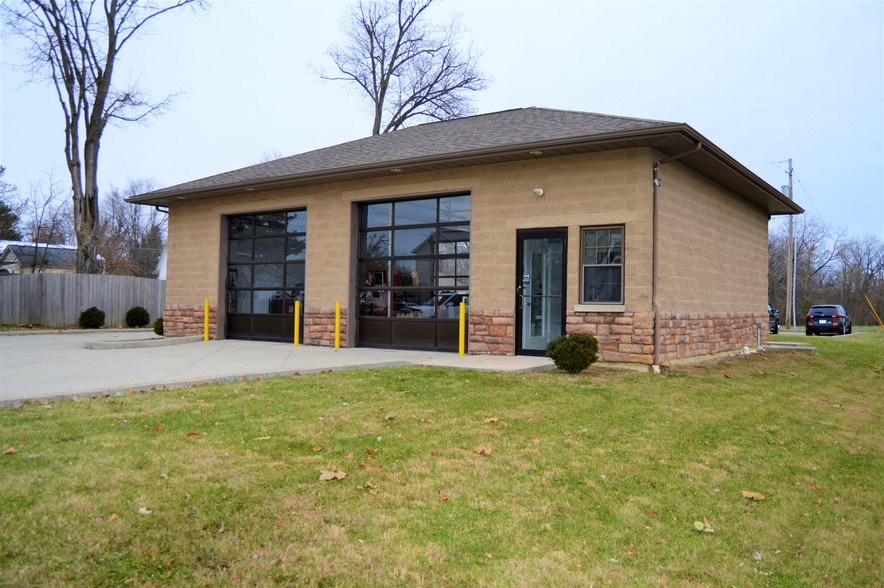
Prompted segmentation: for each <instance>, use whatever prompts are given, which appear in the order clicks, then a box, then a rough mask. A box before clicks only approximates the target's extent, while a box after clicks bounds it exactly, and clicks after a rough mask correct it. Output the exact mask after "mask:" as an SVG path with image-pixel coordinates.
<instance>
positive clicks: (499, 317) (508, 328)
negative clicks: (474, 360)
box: [468, 308, 516, 355]
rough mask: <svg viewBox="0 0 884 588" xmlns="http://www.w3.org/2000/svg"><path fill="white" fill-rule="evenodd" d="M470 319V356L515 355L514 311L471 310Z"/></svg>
mask: <svg viewBox="0 0 884 588" xmlns="http://www.w3.org/2000/svg"><path fill="white" fill-rule="evenodd" d="M469 319H470V323H469V327H468V328H469V342H470V344H469V349H470V355H515V353H516V319H515V316H514V314H513V311H511V310H496V309H482V308H471V309H470V312H469Z"/></svg>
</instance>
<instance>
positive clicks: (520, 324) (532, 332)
mask: <svg viewBox="0 0 884 588" xmlns="http://www.w3.org/2000/svg"><path fill="white" fill-rule="evenodd" d="M516 240H517V263H516V266H517V267H516V269H517V274H516V353H517V354H519V355H544V354H545V353H546V345H547V343H549V342H550V341H552V340H553V339H556V338H557V337H560V336H561V335H563V334H564V325H565V276H566V271H565V265H566V258H567V243H568V229H567V228H557V229H530V230H523V231H519V232H518V233H517V235H516Z"/></svg>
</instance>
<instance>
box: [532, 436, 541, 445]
mask: <svg viewBox="0 0 884 588" xmlns="http://www.w3.org/2000/svg"><path fill="white" fill-rule="evenodd" d="M531 443H534V444H537V443H540V439H538V438H537V437H535V438H533V439H531Z"/></svg>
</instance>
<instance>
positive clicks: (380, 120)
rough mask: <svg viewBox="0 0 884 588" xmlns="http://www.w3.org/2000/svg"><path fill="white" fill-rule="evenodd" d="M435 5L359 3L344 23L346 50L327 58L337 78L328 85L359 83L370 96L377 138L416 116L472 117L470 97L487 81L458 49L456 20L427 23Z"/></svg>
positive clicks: (410, 0)
mask: <svg viewBox="0 0 884 588" xmlns="http://www.w3.org/2000/svg"><path fill="white" fill-rule="evenodd" d="M433 2H434V0H378V1H363V0H360V1H359V2H358V3H357V4H356V5H355V6H354V7H353V8H352V11H351V12H350V13H349V14H348V15H347V17H346V18H345V21H344V24H343V27H344V36H345V41H344V43H343V44H342V45H336V46H333V47H331V48H330V49H329V51H328V54H329V56H330V57H331V59H332V60H333V61H334V63H335V65H336V66H337V69H338V73H337V74H334V75H326V74H324V73H322V72H320V76H321V77H322V78H323V79H326V80H343V81H347V82H355V83H356V85H357V86H359V88H360V89H361V91H362V92H364V93H365V95H366V96H367V97H368V98H369V99H370V101H371V105H372V109H373V114H374V120H373V122H372V129H371V132H372V134H373V135H378V134H380V133H386V132H388V131H393V130H396V129H398V128H400V127H402V126H403V125H404V124H405V122H406V121H408V120H410V119H412V118H419V119H426V120H446V119H451V118H456V117H459V116H463V115H465V114H469V113H470V106H471V102H470V93H471V92H476V91H479V90H482V89H484V88H485V86H486V84H487V80H486V79H485V78H484V77H483V75H482V72H481V71H480V70H479V67H478V55H476V54H475V53H474V52H473V51H472V50H471V49H467V50H465V51H462V50H461V49H460V48H459V42H460V37H461V27H460V23H459V21H457V20H453V21H451V22H450V23H448V24H447V25H445V26H438V25H434V24H432V23H431V22H429V21H428V20H427V15H426V11H427V9H428V8H429V7H430V5H432V4H433Z"/></svg>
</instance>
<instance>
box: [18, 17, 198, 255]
mask: <svg viewBox="0 0 884 588" xmlns="http://www.w3.org/2000/svg"><path fill="white" fill-rule="evenodd" d="M201 2H202V0H177V1H173V2H161V1H153V0H102V1H98V0H5V1H4V2H3V4H2V12H3V14H4V20H5V22H6V25H7V26H8V27H9V29H10V30H11V31H13V32H14V33H16V34H18V35H19V36H21V37H22V38H24V39H25V40H26V42H27V56H28V63H27V67H28V68H29V69H30V71H31V72H32V74H33V75H34V76H35V77H44V78H45V79H47V80H49V81H51V82H52V83H53V84H54V86H55V90H56V92H57V94H58V101H59V104H60V105H61V109H62V111H63V112H64V121H65V148H64V151H65V158H66V161H67V167H68V171H69V173H70V176H71V188H72V191H73V194H72V196H73V211H74V227H75V231H76V236H77V271H78V272H80V273H95V272H97V271H98V269H99V268H98V265H97V264H96V244H97V243H96V241H97V233H98V222H99V213H98V211H99V207H98V153H99V148H100V146H101V138H102V135H103V134H104V131H105V128H106V127H107V124H108V123H109V122H111V121H117V122H119V123H123V122H139V121H140V122H143V121H145V120H146V119H147V118H148V117H150V116H151V115H154V114H157V113H159V112H161V111H162V110H164V109H165V108H166V107H167V106H168V105H169V101H170V99H171V97H167V98H165V99H163V100H159V101H151V100H150V98H148V97H147V96H146V95H145V93H144V92H143V91H142V90H141V89H139V88H137V87H135V86H129V87H126V88H117V87H115V86H114V85H113V83H112V81H113V74H114V68H115V66H116V63H117V58H118V57H119V55H120V52H121V51H122V49H123V47H124V46H125V45H126V44H127V43H128V42H129V40H131V39H132V38H133V37H134V36H135V35H136V34H137V33H138V32H139V31H142V30H143V29H144V28H145V27H146V26H147V25H148V23H150V22H151V21H153V20H154V19H155V18H157V17H158V16H160V15H162V14H165V13H167V12H170V11H172V10H175V9H178V8H181V7H183V6H187V5H190V4H200V3H201Z"/></svg>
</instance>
